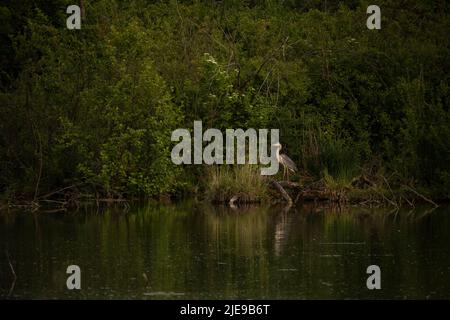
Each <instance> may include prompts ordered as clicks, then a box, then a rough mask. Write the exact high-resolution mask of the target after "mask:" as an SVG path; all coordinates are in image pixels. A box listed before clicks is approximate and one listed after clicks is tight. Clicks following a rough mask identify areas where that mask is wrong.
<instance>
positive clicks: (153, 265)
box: [0, 204, 450, 299]
mask: <svg viewBox="0 0 450 320" xmlns="http://www.w3.org/2000/svg"><path fill="white" fill-rule="evenodd" d="M449 245H450V209H449V208H438V209H436V210H434V211H432V212H427V211H426V209H425V208H422V209H415V210H414V211H407V210H401V211H399V212H389V210H387V209H367V208H358V207H355V208H348V209H343V210H337V209H330V208H328V209H327V208H318V207H312V206H309V207H302V208H297V209H296V210H290V211H288V212H283V209H282V208H280V207H278V208H273V207H272V208H249V209H246V210H239V211H233V210H231V209H227V208H223V207H222V208H220V207H219V208H217V207H208V206H204V205H193V204H182V205H154V206H144V207H142V206H141V207H136V208H133V207H132V208H130V209H129V210H128V211H127V210H124V209H123V208H121V207H120V206H119V207H115V208H109V209H108V208H107V209H104V210H100V211H98V212H97V209H96V208H91V209H80V210H79V211H78V212H73V213H64V214H62V213H25V212H24V213H5V212H3V213H0V249H2V251H1V252H0V297H1V298H7V297H8V296H9V298H13V299H17V298H19V299H20V298H33V299H41V298H91V299H93V298H102V299H109V298H119V299H128V298H134V299H190V298H194V299H197V298H198V299H206V298H208V299H225V298H227V299H228V298H245V299H265V298H270V299H317V298H337V299H344V298H377V299H378V298H398V299H405V298H423V299H426V298H431V299H433V298H446V299H448V298H450V246H449ZM7 253H8V255H9V260H10V262H11V264H12V266H13V268H14V270H15V273H16V275H17V280H16V281H15V282H14V281H13V276H12V272H11V268H10V265H9V261H8V258H7ZM72 264H75V265H78V266H80V268H81V286H82V288H81V290H79V291H69V290H68V289H67V287H66V279H67V277H68V276H69V275H68V274H66V269H67V266H69V265H72ZM372 264H376V265H378V266H379V267H380V268H381V287H382V288H381V290H368V289H367V287H366V279H367V277H368V276H369V275H367V274H366V269H367V267H368V266H369V265H372Z"/></svg>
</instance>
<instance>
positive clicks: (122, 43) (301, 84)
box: [0, 0, 450, 200]
mask: <svg viewBox="0 0 450 320" xmlns="http://www.w3.org/2000/svg"><path fill="white" fill-rule="evenodd" d="M72 2H73V1H63V0H51V1H44V0H42V1H40V0H28V1H27V0H23V1H16V0H6V1H2V4H1V5H0V21H1V27H0V28H1V29H0V38H1V45H0V63H1V70H0V193H1V194H2V197H3V198H4V199H12V200H18V199H33V198H36V197H39V196H40V195H43V194H46V193H49V192H52V191H53V190H58V189H61V188H64V187H69V186H73V185H80V186H81V187H80V188H81V189H80V190H82V191H83V192H89V193H96V194H102V195H104V196H108V197H129V196H158V195H161V194H173V195H179V194H182V193H184V192H196V191H197V192H198V191H199V190H201V188H202V181H203V180H202V179H203V177H204V170H205V168H204V167H203V166H189V167H188V166H185V167H184V166H179V167H177V166H174V165H173V164H172V163H171V160H170V151H171V148H172V146H173V145H174V144H173V143H172V142H171V141H170V135H171V132H172V130H174V129H176V128H192V125H193V121H194V120H202V121H203V124H204V127H214V128H220V129H225V128H244V129H245V128H250V127H251V128H279V129H280V133H281V143H282V144H283V151H286V152H287V153H288V154H289V156H290V157H291V158H292V159H293V160H294V161H295V162H296V163H297V165H298V167H299V168H300V171H301V175H302V176H304V177H306V176H310V177H313V179H321V178H323V177H331V178H332V179H333V181H341V182H348V181H351V180H352V179H353V178H354V177H356V176H358V175H360V174H361V172H372V173H373V172H377V173H378V174H380V175H383V176H385V177H388V178H389V181H391V182H392V185H396V184H397V185H409V186H414V187H415V188H418V190H421V192H424V193H425V194H427V195H432V196H433V197H436V198H445V197H449V196H450V143H449V141H450V125H449V124H450V113H449V102H450V95H449V90H450V88H449V77H450V59H449V58H450V47H449V35H450V16H449V4H448V3H447V2H446V1H445V0H440V1H425V0H408V1H385V0H377V1H376V4H377V5H378V6H380V8H381V19H382V20H381V21H382V22H381V30H368V29H367V27H366V19H367V17H368V16H369V15H368V14H367V13H366V8H367V6H368V5H370V4H374V3H372V2H373V1H370V2H369V1H357V0H348V1H335V2H334V1H318V0H307V1H294V0H286V1H145V0H134V1H123V2H122V1H114V0H113V1H111V0H107V1H106V0H100V1H88V0H85V1H83V7H84V15H85V17H84V19H83V21H82V28H81V30H68V29H67V28H66V19H67V17H68V16H69V15H68V14H66V8H67V6H68V5H70V4H79V3H72ZM206 188H207V187H206ZM80 192H81V191H80Z"/></svg>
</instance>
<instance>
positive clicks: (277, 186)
mask: <svg viewBox="0 0 450 320" xmlns="http://www.w3.org/2000/svg"><path fill="white" fill-rule="evenodd" d="M280 182H286V181H280ZM280 182H277V181H275V180H271V181H270V183H271V184H272V185H273V186H274V187H275V189H277V191H278V192H279V193H280V194H281V196H282V197H283V199H284V200H286V202H287V203H288V204H289V205H292V203H293V201H292V198H291V197H290V196H289V194H288V193H287V192H286V190H284V188H283V187H282V186H281V183H280Z"/></svg>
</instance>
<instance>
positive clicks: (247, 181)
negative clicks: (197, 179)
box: [204, 164, 268, 202]
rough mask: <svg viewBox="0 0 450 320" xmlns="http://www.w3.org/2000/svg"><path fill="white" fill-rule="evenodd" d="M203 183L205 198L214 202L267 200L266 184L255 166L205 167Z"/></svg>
mask: <svg viewBox="0 0 450 320" xmlns="http://www.w3.org/2000/svg"><path fill="white" fill-rule="evenodd" d="M205 170H206V175H205V181H204V188H205V197H206V199H208V200H211V201H214V202H225V201H229V200H230V199H231V198H233V197H234V196H237V197H238V200H239V201H240V202H261V201H263V200H265V199H267V192H268V191H267V184H266V182H265V181H264V178H263V176H261V172H260V168H258V166H255V165H249V164H246V165H237V166H226V165H223V166H211V167H207V168H206V169H205Z"/></svg>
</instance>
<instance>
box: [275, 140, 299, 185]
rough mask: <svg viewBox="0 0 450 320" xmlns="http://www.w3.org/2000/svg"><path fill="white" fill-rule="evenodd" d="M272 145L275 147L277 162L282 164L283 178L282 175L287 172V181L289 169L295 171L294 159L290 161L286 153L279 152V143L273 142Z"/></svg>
mask: <svg viewBox="0 0 450 320" xmlns="http://www.w3.org/2000/svg"><path fill="white" fill-rule="evenodd" d="M274 146H275V147H276V148H277V153H276V156H277V160H278V163H280V164H281V165H282V166H283V169H284V170H283V178H284V176H285V175H286V174H287V179H288V181H289V171H291V172H296V171H297V170H298V169H297V166H296V164H295V162H294V161H292V159H291V158H289V157H288V156H287V155H286V154H280V150H281V144H280V143H276V144H274Z"/></svg>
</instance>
